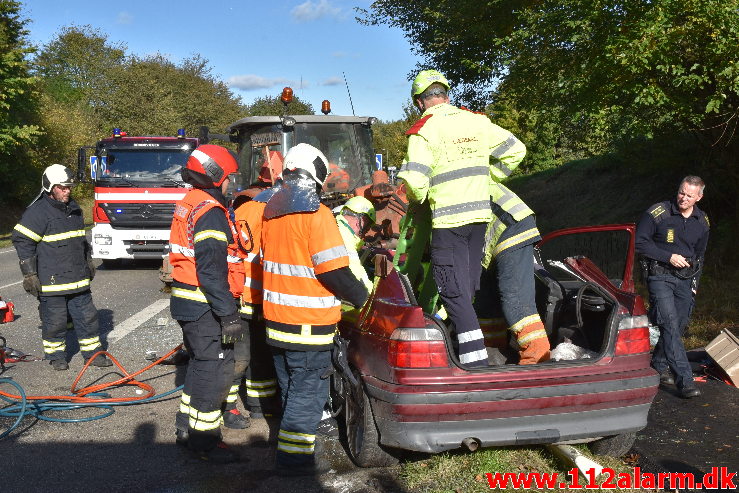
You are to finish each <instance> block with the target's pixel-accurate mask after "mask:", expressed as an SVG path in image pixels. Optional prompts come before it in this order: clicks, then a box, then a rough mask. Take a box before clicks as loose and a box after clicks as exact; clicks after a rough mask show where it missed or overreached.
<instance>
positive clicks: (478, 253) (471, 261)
mask: <svg viewBox="0 0 739 493" xmlns="http://www.w3.org/2000/svg"><path fill="white" fill-rule="evenodd" d="M486 228H487V223H474V224H466V225H464V226H458V227H455V228H434V229H432V231H431V263H432V265H433V273H434V281H435V282H436V286H437V287H438V288H439V297H440V298H441V302H442V304H443V305H444V308H445V309H446V311H447V313H448V314H449V318H450V319H451V321H452V322H454V326H455V330H456V334H457V340H458V342H459V361H460V363H462V364H463V365H466V366H487V364H488V354H487V351H486V350H485V339H484V338H483V335H482V330H480V322H479V321H478V319H477V315H476V314H475V309H474V307H473V306H472V298H473V297H474V295H475V291H477V290H478V289H479V288H480V273H481V272H482V265H481V264H480V262H481V261H482V254H483V245H484V243H485V229H486Z"/></svg>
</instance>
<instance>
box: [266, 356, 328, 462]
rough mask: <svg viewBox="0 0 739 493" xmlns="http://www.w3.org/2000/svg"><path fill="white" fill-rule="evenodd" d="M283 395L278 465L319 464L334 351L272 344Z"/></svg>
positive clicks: (278, 442) (278, 441)
mask: <svg viewBox="0 0 739 493" xmlns="http://www.w3.org/2000/svg"><path fill="white" fill-rule="evenodd" d="M272 355H273V357H274V363H275V371H276V373H277V380H278V382H279V385H280V391H281V395H282V409H283V411H282V421H281V422H280V431H279V433H278V435H277V454H276V456H275V459H276V466H277V469H280V468H290V467H294V466H313V465H315V442H316V428H317V427H318V423H319V422H320V421H321V416H322V415H323V407H324V405H325V404H326V401H327V399H328V378H321V377H322V376H323V375H324V374H325V373H326V372H327V370H328V369H329V367H330V366H331V351H330V350H325V351H291V350H288V349H282V348H277V347H272Z"/></svg>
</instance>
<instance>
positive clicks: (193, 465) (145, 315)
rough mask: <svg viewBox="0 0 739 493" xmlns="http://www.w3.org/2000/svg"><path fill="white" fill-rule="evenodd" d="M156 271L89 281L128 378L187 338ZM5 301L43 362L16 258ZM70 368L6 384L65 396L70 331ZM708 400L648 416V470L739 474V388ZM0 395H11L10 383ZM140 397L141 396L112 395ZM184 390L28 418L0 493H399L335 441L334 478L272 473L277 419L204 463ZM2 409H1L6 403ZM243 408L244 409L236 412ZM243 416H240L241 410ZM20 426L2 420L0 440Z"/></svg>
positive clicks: (4, 260) (706, 387)
mask: <svg viewBox="0 0 739 493" xmlns="http://www.w3.org/2000/svg"><path fill="white" fill-rule="evenodd" d="M157 267H158V266H157V265H156V264H152V263H149V264H131V263H124V265H123V266H121V267H119V268H110V269H109V268H105V267H100V268H99V269H98V273H97V276H96V277H95V279H94V281H93V284H92V292H93V298H94V301H95V304H96V306H97V308H98V311H99V314H100V323H101V332H102V338H103V339H104V342H105V345H106V346H107V349H108V351H109V352H110V354H111V355H112V356H113V357H115V358H116V359H117V360H118V361H119V362H120V364H121V365H122V366H123V368H125V371H127V372H128V373H129V374H130V373H133V372H134V371H137V370H139V369H141V368H143V367H145V366H147V364H148V363H149V362H148V361H146V360H145V355H146V353H147V352H149V351H156V352H157V353H158V354H159V355H160V356H161V355H164V354H166V353H167V352H168V351H170V350H171V349H173V348H174V347H176V346H177V345H178V344H179V343H180V342H181V331H180V328H179V326H178V325H177V323H176V322H175V321H174V320H172V319H171V318H170V316H169V295H168V294H167V293H165V292H162V289H161V288H162V283H161V282H160V281H159V279H158V272H157ZM0 296H1V297H2V298H3V299H4V300H6V301H7V300H9V301H12V302H13V303H14V304H15V311H16V320H15V321H14V322H12V323H9V324H0V335H3V336H4V337H6V338H7V341H8V342H7V343H8V346H10V347H12V348H15V349H17V350H20V351H22V352H24V353H29V354H32V355H36V356H39V357H40V356H42V354H43V352H42V347H41V334H40V329H39V318H38V311H37V305H38V304H37V302H36V300H35V299H33V298H31V297H30V296H29V295H27V294H25V292H24V291H23V289H22V287H21V283H20V272H19V269H18V263H17V258H16V256H15V251H14V250H13V249H12V248H3V249H0ZM67 346H68V348H69V349H71V351H72V352H73V357H72V360H71V362H70V370H69V371H66V372H57V371H54V370H53V369H52V368H51V367H50V366H49V364H48V363H47V362H45V361H34V362H25V363H14V364H11V365H9V367H8V368H7V370H6V371H5V372H4V373H3V374H2V375H0V377H4V378H11V379H12V380H13V381H14V382H16V383H17V384H19V385H21V386H22V387H23V389H24V391H25V392H26V394H27V395H31V396H47V395H70V389H71V386H72V384H73V382H74V380H75V378H76V377H77V374H78V372H79V371H80V370H81V368H82V356H81V355H80V354H79V351H78V348H77V343H76V341H75V340H74V337H73V333H70V337H68V342H67ZM123 374H124V371H123V370H120V369H115V368H114V369H113V370H111V369H99V368H90V369H89V370H88V371H87V372H86V373H85V374H84V375H83V376H82V377H81V378H80V382H79V384H78V387H82V386H86V385H90V384H92V383H99V382H101V381H113V380H115V379H117V378H119V377H120V376H122V375H123ZM138 379H139V380H140V381H144V382H146V383H148V384H149V385H151V386H153V387H154V389H155V391H156V393H157V394H158V395H161V394H163V393H165V392H167V391H171V390H172V389H175V388H176V387H177V386H178V385H180V384H181V383H182V379H183V368H181V367H176V366H162V365H160V366H156V367H154V368H153V369H151V370H149V371H148V372H147V373H145V374H143V375H142V376H140V377H139V378H138ZM699 388H700V389H701V390H702V391H703V393H704V395H703V397H701V398H699V399H693V400H690V401H685V400H683V399H680V398H679V397H677V396H676V395H675V393H674V392H671V391H670V389H663V390H661V391H660V392H659V393H658V395H657V398H656V399H655V402H654V405H653V407H652V411H651V412H650V417H649V425H648V426H647V428H646V429H645V430H643V431H642V432H641V433H640V434H639V435H638V438H637V442H636V446H635V448H634V450H633V452H634V454H636V455H637V456H638V461H639V465H640V466H642V467H644V469H645V470H651V471H653V472H660V471H685V472H696V473H697V474H699V473H700V471H703V472H708V471H709V470H710V467H711V466H722V465H724V466H727V467H730V468H732V467H733V468H734V470H736V469H737V468H738V467H737V466H739V440H737V438H739V437H738V436H737V435H738V433H739V391H737V389H736V388H734V387H729V386H727V385H725V384H723V383H720V382H716V381H709V382H707V383H701V384H699ZM0 391H3V392H7V393H15V392H16V390H15V388H14V387H12V386H11V385H9V384H3V385H0ZM113 395H114V396H133V395H135V388H131V387H129V388H125V389H121V390H116V391H114V392H113ZM178 404H179V392H177V393H175V394H172V395H171V396H170V397H168V398H166V399H164V400H161V401H157V402H152V403H147V404H138V405H132V406H125V407H117V408H115V412H114V413H113V414H112V415H111V416H109V417H105V418H102V419H97V420H92V421H84V422H75V423H58V422H50V421H43V420H36V419H34V418H32V417H27V418H25V419H24V420H23V421H22V423H21V424H20V426H18V427H16V428H15V429H14V430H13V431H12V433H11V434H10V436H8V437H7V438H5V439H3V440H0V491H1V492H3V493H4V492H16V491H43V492H47V493H54V492H57V491H58V492H77V491H79V492H89V491H98V490H104V491H106V493H107V492H110V493H113V492H118V491H121V492H123V491H126V492H162V493H165V492H166V493H169V492H172V493H175V492H176V493H186V492H211V491H214V492H215V491H219V492H239V491H254V492H269V493H274V492H277V491H291V492H298V493H300V492H319V491H320V492H332V493H333V492H337V493H338V492H347V493H348V492H352V493H353V492H361V493H376V492H402V491H405V490H404V488H403V487H402V486H401V485H400V483H399V482H398V481H397V480H396V479H395V478H397V473H398V469H397V468H385V469H369V470H368V469H359V468H356V467H355V466H353V464H352V463H351V462H350V461H349V460H348V458H347V456H346V453H345V451H344V450H343V447H342V445H341V444H340V443H339V442H327V443H326V445H325V446H326V456H327V457H328V458H329V461H330V463H331V466H332V468H333V472H330V473H328V474H325V475H322V476H320V477H316V478H312V477H311V478H299V479H297V480H296V479H291V478H284V477H280V476H277V475H275V474H274V473H273V472H272V471H271V467H272V461H273V450H274V441H275V440H274V437H275V435H276V432H277V428H278V427H279V423H278V422H267V421H264V420H254V421H253V425H252V427H251V428H249V429H248V430H225V433H224V439H225V441H226V442H227V443H229V444H230V445H231V446H233V447H235V448H236V450H238V451H239V453H240V454H241V456H242V458H243V462H242V463H238V464H231V465H225V466H219V465H211V464H207V463H202V462H200V461H198V460H196V459H194V458H192V457H191V456H190V455H189V454H188V453H187V452H186V451H185V450H184V449H182V448H181V447H179V446H177V445H176V444H175V441H174V415H175V413H176V410H177V407H178ZM2 405H3V403H2V402H0V406H2ZM239 405H240V406H241V404H239ZM242 410H243V408H242ZM103 413H106V411H104V410H101V409H78V410H70V411H63V412H54V413H51V414H49V416H53V417H56V418H66V419H80V418H82V419H85V418H89V417H94V416H98V415H101V414H103ZM13 421H14V419H11V418H2V417H0V434H2V433H3V432H4V431H5V430H7V429H8V428H9V427H10V426H11V425H12V424H13Z"/></svg>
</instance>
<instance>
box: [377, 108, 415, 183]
mask: <svg viewBox="0 0 739 493" xmlns="http://www.w3.org/2000/svg"><path fill="white" fill-rule="evenodd" d="M403 113H404V118H403V119H402V120H395V121H392V122H383V121H380V122H378V123H377V124H375V125H374V126H373V127H372V133H373V137H374V145H375V152H376V153H378V154H382V155H383V159H384V163H383V164H384V165H385V166H395V167H396V168H398V169H400V164H401V163H402V161H403V157H404V156H405V151H406V148H407V147H408V142H407V139H406V136H405V132H406V130H408V129H409V128H410V127H411V126H412V125H413V123H414V122H415V121H416V120H418V119H419V118H420V117H421V114H420V113H419V111H418V109H417V108H416V107H415V106H413V103H412V102H411V100H410V99H408V101H407V102H406V104H405V105H404V106H403Z"/></svg>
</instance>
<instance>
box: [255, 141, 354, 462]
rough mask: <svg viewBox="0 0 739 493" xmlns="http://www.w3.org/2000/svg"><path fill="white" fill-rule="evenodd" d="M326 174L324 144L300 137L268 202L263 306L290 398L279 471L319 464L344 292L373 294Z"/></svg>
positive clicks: (283, 425)
mask: <svg viewBox="0 0 739 493" xmlns="http://www.w3.org/2000/svg"><path fill="white" fill-rule="evenodd" d="M327 174H328V161H327V160H326V157H325V156H324V155H323V153H322V152H321V151H319V150H318V149H316V148H315V147H313V146H311V145H308V144H298V145H296V146H295V147H293V148H291V149H290V150H289V151H288V153H287V155H286V156H285V164H284V169H283V174H282V179H283V183H282V187H281V188H280V190H278V191H277V192H276V193H275V194H274V195H272V197H271V198H270V199H269V201H268V202H267V205H266V206H265V209H264V223H263V225H262V266H263V276H264V277H263V288H264V291H263V296H264V299H263V310H264V318H265V321H266V325H267V343H268V344H269V345H270V346H271V348H272V354H273V357H274V363H275V370H276V372H277V378H278V382H279V386H280V391H281V396H282V405H283V414H282V420H281V422H280V430H279V433H278V435H277V453H276V464H275V467H276V470H277V471H278V473H280V474H312V473H315V472H317V469H316V462H315V442H316V428H317V425H318V422H319V421H320V419H321V415H322V412H323V408H324V405H325V403H326V399H327V397H328V379H327V378H325V376H326V373H327V371H328V370H329V369H330V367H331V347H332V344H333V338H334V335H335V334H336V331H337V322H338V321H339V319H340V318H341V310H340V308H341V302H340V301H339V297H341V298H342V299H344V300H346V301H348V302H350V303H351V304H353V305H355V306H361V305H362V304H364V302H365V301H366V299H367V290H366V289H365V288H364V286H363V285H362V283H361V282H360V281H358V280H357V279H356V277H354V275H353V274H352V273H351V271H350V270H349V267H348V266H349V257H348V256H347V251H346V247H345V246H344V242H343V240H342V238H341V234H340V233H339V229H338V227H337V225H336V220H335V219H334V216H333V214H332V213H331V210H330V209H329V208H328V207H326V206H325V205H323V204H321V203H320V197H319V193H320V191H321V187H322V186H323V183H324V180H325V179H326V176H327Z"/></svg>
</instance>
